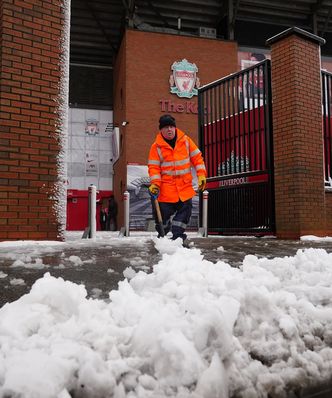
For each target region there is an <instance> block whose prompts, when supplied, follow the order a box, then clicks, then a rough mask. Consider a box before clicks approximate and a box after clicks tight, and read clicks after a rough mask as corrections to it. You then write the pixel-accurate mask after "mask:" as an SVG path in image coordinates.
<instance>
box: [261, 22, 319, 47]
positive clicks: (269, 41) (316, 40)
mask: <svg viewBox="0 0 332 398" xmlns="http://www.w3.org/2000/svg"><path fill="white" fill-rule="evenodd" d="M291 35H297V36H300V37H302V38H303V39H307V40H310V41H313V42H314V43H316V44H318V45H320V46H322V45H323V44H325V43H326V41H325V39H323V38H322V37H319V36H317V35H314V34H313V33H310V32H307V31H306V30H303V29H300V28H298V27H296V26H293V27H292V28H289V29H286V30H284V31H283V32H281V33H278V34H277V35H275V36H273V37H271V38H270V39H267V40H266V44H267V45H268V46H270V45H271V44H274V43H276V42H278V41H279V40H282V39H285V38H286V37H288V36H291Z"/></svg>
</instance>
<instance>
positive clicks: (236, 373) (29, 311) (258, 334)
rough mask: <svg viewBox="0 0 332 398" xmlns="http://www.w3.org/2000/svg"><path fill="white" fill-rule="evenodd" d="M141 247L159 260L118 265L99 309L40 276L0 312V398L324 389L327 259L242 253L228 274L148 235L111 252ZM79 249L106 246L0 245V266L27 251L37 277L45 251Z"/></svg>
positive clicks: (331, 335) (141, 397)
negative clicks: (118, 277) (120, 270)
mask: <svg viewBox="0 0 332 398" xmlns="http://www.w3.org/2000/svg"><path fill="white" fill-rule="evenodd" d="M114 239H116V238H114ZM151 239H152V240H153V241H154V244H155V247H156V249H157V250H158V251H159V252H160V253H161V254H162V259H161V260H160V261H159V262H158V263H156V264H155V265H154V267H153V272H152V273H146V271H145V270H144V269H142V270H140V271H138V272H137V270H135V267H133V261H132V259H129V258H128V267H127V268H126V269H125V271H124V276H125V277H126V279H125V280H123V281H121V282H120V283H119V286H118V289H117V290H112V291H110V292H109V300H100V299H96V298H88V296H87V291H86V288H85V287H84V286H83V285H78V284H75V283H73V282H70V281H68V280H64V279H63V278H61V277H57V278H56V277H54V276H52V269H45V274H44V276H43V277H42V278H40V279H38V280H37V281H36V282H35V283H34V285H33V286H32V288H31V291H30V292H29V293H28V294H26V295H23V296H22V297H20V298H19V299H18V300H16V301H14V302H11V303H7V304H5V305H4V306H3V307H2V308H0V397H24V398H39V397H40V398H48V397H49V398H53V397H54V398H68V397H70V396H71V394H74V395H75V397H80V398H81V397H82V398H84V397H89V398H90V397H93V398H99V397H100V398H101V397H105V398H106V397H114V398H124V397H128V398H134V397H135V398H136V397H137V398H149V397H153V398H162V397H177V398H187V397H188V398H189V397H190V398H226V397H244V398H257V397H268V396H269V397H288V396H290V394H291V392H292V391H299V390H301V388H304V387H308V386H310V385H314V384H319V383H324V382H327V381H329V380H330V379H331V377H332V254H331V253H328V252H327V251H325V250H324V249H313V248H309V249H300V250H298V252H297V253H296V255H294V256H288V257H276V258H258V257H257V256H254V255H247V256H245V257H244V260H243V262H242V264H241V266H240V267H239V268H234V267H231V266H230V265H229V264H228V263H226V262H224V261H222V260H219V261H217V262H215V263H213V262H210V261H208V260H206V259H205V258H204V257H203V255H202V253H201V251H200V250H199V249H197V248H191V249H184V248H182V247H181V245H180V242H177V241H176V242H172V241H169V240H168V239H160V240H158V239H156V238H155V237H153V236H152V237H151V236H149V235H148V234H147V235H145V236H140V237H135V236H133V237H130V238H125V239H122V241H121V242H123V244H124V245H127V244H135V245H136V246H137V247H138V248H140V249H141V248H144V245H145V244H146V242H147V240H151ZM306 239H314V237H307V238H306ZM327 239H328V238H327ZM87 244H89V245H94V246H96V247H98V245H103V247H105V244H106V243H105V240H104V239H100V240H98V239H97V240H96V241H94V242H92V241H91V242H87V241H82V240H80V236H76V235H75V234H71V235H69V236H68V237H67V241H66V242H64V243H59V242H13V243H10V242H1V243H0V256H1V255H6V256H9V254H8V253H11V255H12V256H13V257H12V259H13V263H14V262H15V261H16V260H14V259H15V256H16V258H22V255H23V254H24V253H30V254H31V252H33V253H34V256H35V257H34V261H33V262H30V263H29V261H23V266H24V264H25V265H26V264H28V263H29V264H34V266H40V267H42V266H43V265H42V264H43V262H42V255H43V253H45V251H61V250H64V248H68V247H73V248H77V247H81V246H84V245H87ZM117 244H119V242H117ZM110 246H111V244H110ZM222 252H223V248H222V246H221V247H220V253H222ZM38 253H39V254H40V259H39V260H38ZM30 254H26V256H28V255H30ZM18 255H20V256H21V257H19V256H18ZM25 258H26V257H25ZM21 261H22V260H21ZM72 261H74V262H77V263H79V262H80V261H82V260H81V259H80V258H79V256H76V257H75V258H73V259H72ZM16 266H22V263H21V264H16ZM6 277H7V275H6V273H5V272H3V271H2V272H1V273H0V278H6ZM16 283H17V284H18V285H19V283H20V282H19V281H17V282H16Z"/></svg>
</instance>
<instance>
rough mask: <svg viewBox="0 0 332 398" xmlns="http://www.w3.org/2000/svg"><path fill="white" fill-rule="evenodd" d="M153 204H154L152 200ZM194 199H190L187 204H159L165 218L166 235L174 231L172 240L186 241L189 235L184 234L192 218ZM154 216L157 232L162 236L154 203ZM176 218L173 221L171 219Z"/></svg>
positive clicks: (179, 202)
mask: <svg viewBox="0 0 332 398" xmlns="http://www.w3.org/2000/svg"><path fill="white" fill-rule="evenodd" d="M152 202H154V201H153V200H152ZM192 206H193V205H192V199H188V200H186V201H185V202H181V200H179V201H178V202H176V203H168V202H159V207H160V212H161V215H162V218H163V225H164V230H165V234H167V233H168V232H169V231H172V234H173V236H172V239H177V238H182V239H183V240H185V239H186V237H187V235H186V234H185V233H184V231H185V229H186V227H187V225H188V223H189V221H190V217H191V211H192ZM152 209H153V216H154V219H155V221H156V230H157V232H158V234H159V235H160V230H159V225H158V218H157V214H156V211H155V206H154V203H152ZM173 214H174V217H173V219H172V221H171V217H172V216H173Z"/></svg>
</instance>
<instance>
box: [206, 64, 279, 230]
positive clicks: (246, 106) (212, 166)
mask: <svg viewBox="0 0 332 398" xmlns="http://www.w3.org/2000/svg"><path fill="white" fill-rule="evenodd" d="M270 76H271V66H270V61H269V60H265V61H263V62H260V63H258V64H256V65H254V66H252V67H250V68H247V69H245V70H242V71H240V72H238V73H235V74H232V75H230V76H227V77H225V78H223V79H220V80H218V81H216V82H213V83H211V84H208V85H206V86H203V87H202V88H200V89H199V96H198V104H199V139H200V147H201V149H202V152H203V155H204V158H205V163H206V167H207V174H208V185H207V187H208V190H209V192H210V194H209V215H208V229H209V233H211V232H216V233H225V232H250V231H251V232H267V231H270V232H273V231H274V230H275V221H274V220H275V217H274V190H273V151H272V125H271V78H270Z"/></svg>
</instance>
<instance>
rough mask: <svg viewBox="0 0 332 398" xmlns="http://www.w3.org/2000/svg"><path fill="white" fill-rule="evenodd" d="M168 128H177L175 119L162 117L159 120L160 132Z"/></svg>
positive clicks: (168, 116)
mask: <svg viewBox="0 0 332 398" xmlns="http://www.w3.org/2000/svg"><path fill="white" fill-rule="evenodd" d="M166 126H174V127H176V123H175V119H174V117H173V116H171V115H162V116H160V119H159V130H161V129H162V128H163V127H166Z"/></svg>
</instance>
